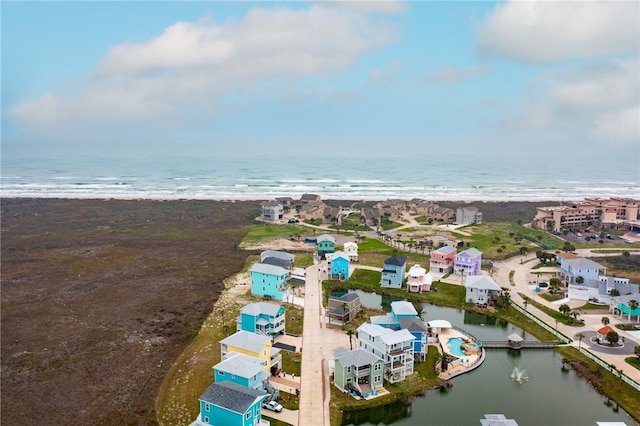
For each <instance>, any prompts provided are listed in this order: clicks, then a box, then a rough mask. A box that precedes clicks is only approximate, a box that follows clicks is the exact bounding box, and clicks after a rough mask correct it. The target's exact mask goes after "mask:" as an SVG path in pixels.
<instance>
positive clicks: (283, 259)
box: [260, 250, 296, 271]
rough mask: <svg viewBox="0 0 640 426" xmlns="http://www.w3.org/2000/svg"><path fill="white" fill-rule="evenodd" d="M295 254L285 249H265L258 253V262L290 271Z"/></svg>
mask: <svg viewBox="0 0 640 426" xmlns="http://www.w3.org/2000/svg"><path fill="white" fill-rule="evenodd" d="M295 258H296V257H295V255H293V254H291V253H287V252H286V251H278V250H265V251H263V252H262V253H260V263H266V264H267V265H274V266H279V267H281V268H284V269H288V270H289V271H291V270H292V269H293V262H294V260H295Z"/></svg>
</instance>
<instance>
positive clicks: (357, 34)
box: [9, 5, 396, 131]
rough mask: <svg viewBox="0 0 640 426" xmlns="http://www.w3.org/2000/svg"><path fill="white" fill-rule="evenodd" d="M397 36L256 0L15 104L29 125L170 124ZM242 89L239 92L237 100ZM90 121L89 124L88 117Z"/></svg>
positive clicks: (333, 13)
mask: <svg viewBox="0 0 640 426" xmlns="http://www.w3.org/2000/svg"><path fill="white" fill-rule="evenodd" d="M395 39H396V34H395V32H394V30H393V28H392V27H390V26H387V25H386V24H384V23H381V22H380V21H379V20H377V21H376V22H375V24H374V23H372V22H371V21H370V20H369V19H368V18H367V16H366V15H363V14H362V13H355V12H353V11H349V10H344V9H339V8H335V7H325V6H322V5H312V6H310V7H309V8H307V9H287V8H283V7H279V8H275V9H265V8H254V9H251V10H250V11H249V12H248V13H247V14H246V15H245V16H244V17H243V18H242V19H240V20H228V21H225V22H222V23H211V22H208V21H206V20H200V21H198V22H184V21H180V22H177V23H175V24H173V25H171V26H170V27H168V28H166V29H165V30H164V32H163V33H162V34H160V35H159V36H158V37H156V38H153V39H151V40H149V41H147V42H144V43H124V44H120V45H117V46H115V47H113V48H112V49H111V50H110V51H109V52H108V53H107V55H106V56H105V57H104V58H102V60H101V61H100V62H99V63H98V65H97V68H96V71H95V72H94V73H93V74H92V75H90V76H88V77H86V78H84V79H83V80H82V83H81V84H79V85H74V87H73V90H72V91H71V90H62V91H59V92H58V93H47V94H45V95H43V96H41V97H39V98H36V99H31V100H28V101H24V102H22V103H20V104H18V105H15V106H14V107H13V108H11V109H10V111H9V114H10V116H11V117H12V118H13V119H14V120H15V121H16V122H17V123H18V124H21V125H22V126H23V127H24V128H29V129H40V130H42V131H48V130H49V129H50V128H52V127H59V128H61V127H64V126H67V127H70V128H77V127H78V126H79V125H86V126H88V125H90V124H103V125H118V124H121V125H134V126H135V125H141V126H144V125H147V124H148V123H151V122H153V123H157V122H158V121H161V122H162V123H164V124H165V125H167V124H170V123H172V122H177V121H180V120H181V119H189V120H197V119H198V118H199V117H203V118H204V117H207V118H210V117H211V112H212V111H214V112H215V111H220V110H221V109H223V108H225V100H226V102H227V104H233V105H235V106H234V107H236V108H237V103H238V99H241V98H242V97H243V95H244V94H246V92H247V91H249V90H252V89H255V88H258V90H256V92H258V93H259V92H260V89H259V87H260V84H261V83H266V86H267V87H270V85H272V84H273V81H274V80H276V81H280V82H281V83H280V84H282V85H284V86H285V87H283V88H282V89H283V91H285V90H286V89H287V87H291V86H290V85H289V83H290V82H291V81H292V80H295V79H297V78H307V77H309V76H316V77H321V78H323V77H326V76H332V75H336V74H338V73H340V72H343V71H345V70H346V69H348V67H349V66H351V65H352V64H354V63H355V62H356V61H357V60H358V59H360V58H361V57H362V56H363V55H365V54H367V53H369V52H371V51H374V50H376V49H379V48H381V47H383V46H384V45H386V44H388V43H391V42H392V41H394V40H395ZM229 97H232V98H233V99H232V100H229ZM80 123H83V124H80Z"/></svg>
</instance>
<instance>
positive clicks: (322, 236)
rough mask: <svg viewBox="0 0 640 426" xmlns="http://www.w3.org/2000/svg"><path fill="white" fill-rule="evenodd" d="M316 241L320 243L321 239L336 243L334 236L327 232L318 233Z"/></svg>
mask: <svg viewBox="0 0 640 426" xmlns="http://www.w3.org/2000/svg"><path fill="white" fill-rule="evenodd" d="M317 241H318V243H321V242H323V241H329V242H332V243H334V244H335V243H336V239H335V238H333V237H332V236H331V235H329V234H322V235H320V236H319V237H318V240H317Z"/></svg>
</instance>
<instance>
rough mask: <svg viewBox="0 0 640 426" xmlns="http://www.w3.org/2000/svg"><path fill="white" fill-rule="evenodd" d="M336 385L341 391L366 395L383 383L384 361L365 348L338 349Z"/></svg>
mask: <svg viewBox="0 0 640 426" xmlns="http://www.w3.org/2000/svg"><path fill="white" fill-rule="evenodd" d="M334 356H335V373H334V382H333V383H334V385H335V386H336V387H337V388H338V389H340V390H341V391H349V392H354V391H356V392H355V393H356V394H357V393H359V394H360V395H363V396H365V397H367V396H369V395H371V394H373V395H375V393H376V392H377V390H378V389H379V388H381V387H382V385H383V383H382V382H383V380H384V361H383V360H382V359H381V358H380V357H378V356H377V355H374V354H372V353H371V352H367V351H365V350H363V349H354V350H352V351H349V350H347V349H346V348H340V349H338V350H337V351H336V352H335V354H334Z"/></svg>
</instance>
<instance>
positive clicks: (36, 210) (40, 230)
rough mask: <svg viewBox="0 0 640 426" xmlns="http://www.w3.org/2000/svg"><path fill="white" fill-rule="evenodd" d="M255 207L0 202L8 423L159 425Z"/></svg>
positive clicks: (239, 255) (232, 268)
mask: <svg viewBox="0 0 640 426" xmlns="http://www.w3.org/2000/svg"><path fill="white" fill-rule="evenodd" d="M258 206H259V203H258V202H217V201H140V200H137V201H124V200H109V201H105V200H56V199H35V200H31V199H5V200H2V216H1V219H2V234H1V235H2V248H1V260H2V263H1V268H0V272H1V274H2V275H1V290H2V296H1V303H2V310H1V321H2V323H1V324H2V335H1V344H2V347H1V351H0V355H1V365H2V388H1V397H2V403H1V415H2V424H3V425H4V426H12V425H25V424H32V423H46V424H51V425H53V424H56V425H94V424H97V425H126V424H129V425H143V424H145V425H146V424H154V423H155V412H154V409H153V407H154V400H155V397H156V394H157V390H158V387H159V385H160V383H161V381H162V379H163V377H164V375H165V373H166V372H167V370H168V369H169V368H170V367H171V364H172V362H173V360H174V359H175V358H176V357H177V356H178V355H179V354H180V353H181V352H182V351H183V349H184V348H185V346H186V345H187V344H188V343H189V341H190V339H191V337H192V336H193V335H194V333H196V332H197V329H198V327H199V324H200V323H201V322H202V320H203V319H204V318H205V317H206V316H207V315H208V314H209V313H210V312H211V309H212V306H213V303H214V302H215V300H216V299H217V297H218V295H219V294H220V291H221V290H222V289H223V280H224V278H226V277H228V276H230V275H232V274H234V273H235V272H237V271H239V270H240V269H241V268H242V267H243V265H244V262H245V259H246V257H247V254H248V253H246V252H244V251H241V250H237V248H236V247H237V244H238V243H239V242H240V241H241V239H242V238H243V236H244V234H245V232H246V227H245V226H246V225H249V224H251V223H252V221H253V218H254V217H255V216H256V213H257V212H258V208H259V207H258Z"/></svg>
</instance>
